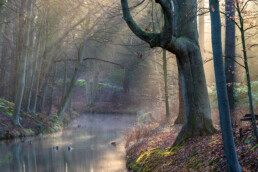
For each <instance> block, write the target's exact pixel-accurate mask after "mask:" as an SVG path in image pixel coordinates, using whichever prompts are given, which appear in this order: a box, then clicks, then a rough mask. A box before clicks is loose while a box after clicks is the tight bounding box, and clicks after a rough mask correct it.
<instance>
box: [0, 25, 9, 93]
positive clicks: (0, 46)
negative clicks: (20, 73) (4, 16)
mask: <svg viewBox="0 0 258 172" xmlns="http://www.w3.org/2000/svg"><path fill="white" fill-rule="evenodd" d="M3 26H4V25H3ZM1 29H3V30H1V34H6V33H7V29H8V28H7V27H2V28H1ZM2 37H3V36H2V35H0V38H2ZM0 41H1V42H0V56H1V58H0V66H1V68H0V69H1V73H0V97H5V96H6V93H5V90H6V89H5V88H6V80H7V77H6V74H7V64H8V45H7V44H6V43H5V42H4V40H3V39H0Z"/></svg>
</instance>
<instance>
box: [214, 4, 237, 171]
mask: <svg viewBox="0 0 258 172" xmlns="http://www.w3.org/2000/svg"><path fill="white" fill-rule="evenodd" d="M210 16H211V34H212V50H213V61H214V69H215V78H216V87H217V96H218V105H219V114H220V127H221V132H222V139H223V145H224V152H225V154H226V159H227V168H228V171H229V172H240V171H242V169H241V166H240V165H239V162H238V159H237V153H236V148H235V143H234V137H233V132H232V127H231V120H230V109H229V103H228V96H227V87H226V78H225V70H224V69H225V68H224V65H223V54H222V45H221V21H220V11H219V1H218V0H210Z"/></svg>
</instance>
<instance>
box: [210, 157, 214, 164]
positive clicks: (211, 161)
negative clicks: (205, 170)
mask: <svg viewBox="0 0 258 172" xmlns="http://www.w3.org/2000/svg"><path fill="white" fill-rule="evenodd" d="M214 159H215V158H214V157H212V158H211V159H210V160H209V165H212V164H213V163H214Z"/></svg>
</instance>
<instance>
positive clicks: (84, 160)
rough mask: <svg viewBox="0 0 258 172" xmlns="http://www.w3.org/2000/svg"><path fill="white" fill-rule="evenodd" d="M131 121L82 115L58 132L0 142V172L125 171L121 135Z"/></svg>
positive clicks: (121, 118)
mask: <svg viewBox="0 0 258 172" xmlns="http://www.w3.org/2000/svg"><path fill="white" fill-rule="evenodd" d="M134 120H135V117H133V116H129V115H84V116H81V117H79V118H78V119H76V120H74V121H72V122H71V124H70V125H69V126H68V129H66V130H65V131H63V132H60V133H56V134H53V135H48V136H41V137H35V138H25V140H24V141H21V140H16V141H11V142H10V141H9V142H7V141H3V142H0V172H16V171H17V172H126V171H127V170H126V165H125V149H124V144H123V137H124V136H123V134H124V131H125V130H126V129H128V128H130V127H131V126H132V125H133V122H134ZM78 127H80V128H78ZM112 141H115V142H116V146H113V145H112V144H110V143H111V142H112ZM54 146H58V150H55V149H53V147H54ZM69 146H70V147H72V148H73V149H72V150H71V151H69V150H68V147H69Z"/></svg>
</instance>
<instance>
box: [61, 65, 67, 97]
mask: <svg viewBox="0 0 258 172" xmlns="http://www.w3.org/2000/svg"><path fill="white" fill-rule="evenodd" d="M66 82H67V62H66V61H65V62H64V82H63V93H62V99H63V98H64V96H65V93H66V89H67V88H66V87H67V83H66Z"/></svg>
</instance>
